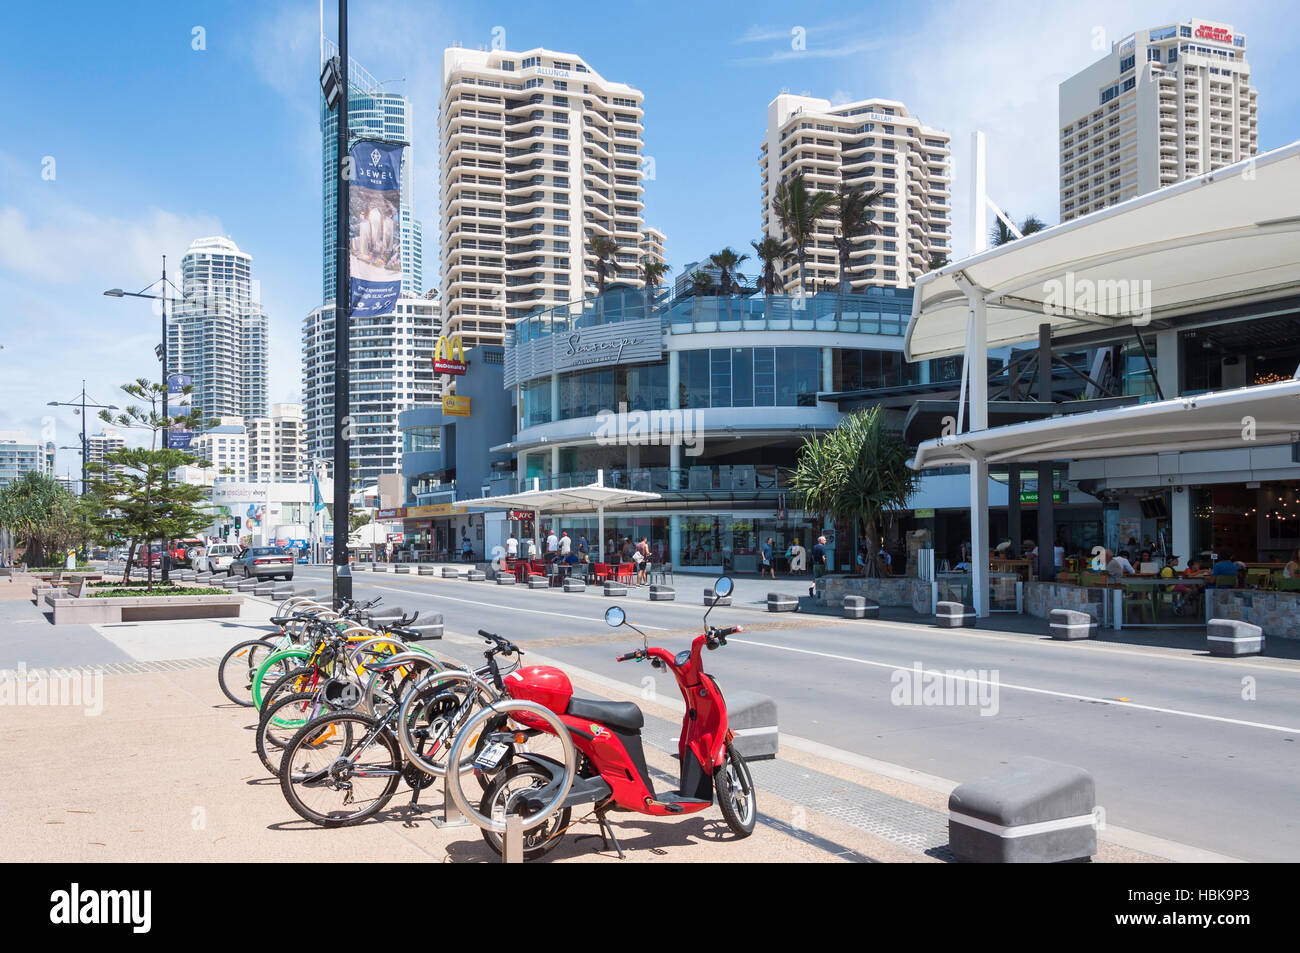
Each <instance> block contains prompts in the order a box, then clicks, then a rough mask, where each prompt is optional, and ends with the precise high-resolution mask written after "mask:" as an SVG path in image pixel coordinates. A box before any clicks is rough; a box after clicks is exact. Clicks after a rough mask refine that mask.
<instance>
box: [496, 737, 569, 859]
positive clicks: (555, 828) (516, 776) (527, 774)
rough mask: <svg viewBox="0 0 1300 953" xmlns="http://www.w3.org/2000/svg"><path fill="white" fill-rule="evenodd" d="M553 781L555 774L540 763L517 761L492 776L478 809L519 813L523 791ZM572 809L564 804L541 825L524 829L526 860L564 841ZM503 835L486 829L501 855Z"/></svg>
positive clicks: (501, 816) (499, 814)
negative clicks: (552, 775) (551, 773)
mask: <svg viewBox="0 0 1300 953" xmlns="http://www.w3.org/2000/svg"><path fill="white" fill-rule="evenodd" d="M530 781H531V782H532V783H529V782H530ZM550 781H551V776H550V775H549V774H547V773H546V772H545V771H543V770H542V769H541V768H539V767H537V766H536V765H534V764H529V763H528V762H526V761H521V762H516V763H515V764H512V765H511V766H510V767H508V768H506V769H505V770H504V771H502V772H501V773H500V774H498V775H497V776H496V777H495V778H493V779H492V782H491V783H490V784H489V785H488V786H487V790H486V791H484V792H483V800H482V801H480V802H479V806H478V809H479V811H480V812H482V813H483V814H484V815H486V816H488V817H491V818H493V819H494V820H496V819H504V818H505V817H506V816H507V815H509V814H518V813H520V807H521V805H520V803H519V801H520V798H521V797H522V795H523V794H524V793H525V792H527V791H530V790H532V789H534V788H543V787H545V786H546V785H547V784H549V783H550ZM512 782H521V783H512ZM571 813H572V809H571V808H567V807H566V808H563V809H562V810H560V811H557V812H556V813H555V814H552V815H551V816H550V817H549V818H547V819H546V822H545V823H544V824H542V826H541V827H535V828H533V829H532V830H530V831H525V832H524V860H525V861H529V860H536V859H537V858H538V857H541V856H542V855H543V854H546V853H547V852H549V851H550V850H551V849H552V848H553V847H555V845H556V844H558V843H559V842H560V840H561V838H563V837H564V829H565V828H567V827H568V826H569V816H570V814H571ZM502 836H503V835H501V834H498V833H497V832H496V831H489V830H485V831H483V840H485V841H487V845H488V846H489V847H491V848H492V851H493V853H495V854H496V855H497V856H498V857H499V856H501V847H502Z"/></svg>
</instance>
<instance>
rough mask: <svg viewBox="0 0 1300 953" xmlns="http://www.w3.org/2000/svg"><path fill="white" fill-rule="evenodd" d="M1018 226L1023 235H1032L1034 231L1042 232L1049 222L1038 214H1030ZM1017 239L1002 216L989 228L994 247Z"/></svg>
mask: <svg viewBox="0 0 1300 953" xmlns="http://www.w3.org/2000/svg"><path fill="white" fill-rule="evenodd" d="M1017 227H1018V228H1019V229H1020V234H1021V235H1032V234H1034V232H1041V231H1042V230H1043V229H1045V228H1046V227H1047V223H1046V222H1044V221H1043V220H1042V219H1041V218H1038V217H1037V216H1034V215H1030V216H1029V217H1028V218H1026V219H1025V220H1024V221H1023V222H1021V223H1020V225H1019V226H1017ZM1015 240H1016V236H1015V235H1014V234H1013V233H1012V231H1011V229H1009V228H1007V223H1006V222H1004V221H1002V219H1000V218H998V219H995V220H994V222H993V227H992V228H991V229H989V241H990V242H991V243H992V247H994V248H997V247H998V246H999V245H1005V244H1007V243H1008V242H1014V241H1015Z"/></svg>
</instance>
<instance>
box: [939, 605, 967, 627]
mask: <svg viewBox="0 0 1300 953" xmlns="http://www.w3.org/2000/svg"><path fill="white" fill-rule="evenodd" d="M975 618H976V617H975V610H974V609H973V608H972V607H970V606H967V605H962V604H961V603H960V602H941V603H939V605H938V606H937V607H936V609H935V613H934V621H935V624H937V625H938V626H939V628H941V629H960V628H968V629H971V628H974V627H975Z"/></svg>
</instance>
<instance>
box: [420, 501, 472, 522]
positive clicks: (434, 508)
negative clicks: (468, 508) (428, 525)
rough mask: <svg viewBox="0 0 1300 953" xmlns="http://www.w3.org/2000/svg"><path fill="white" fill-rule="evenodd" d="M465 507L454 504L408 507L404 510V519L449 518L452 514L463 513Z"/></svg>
mask: <svg viewBox="0 0 1300 953" xmlns="http://www.w3.org/2000/svg"><path fill="white" fill-rule="evenodd" d="M464 512H465V507H463V506H460V505H458V504H456V503H434V504H432V505H431V506H408V507H407V508H406V518H407V519H408V520H409V519H419V518H420V517H422V516H451V515H452V514H454V513H464Z"/></svg>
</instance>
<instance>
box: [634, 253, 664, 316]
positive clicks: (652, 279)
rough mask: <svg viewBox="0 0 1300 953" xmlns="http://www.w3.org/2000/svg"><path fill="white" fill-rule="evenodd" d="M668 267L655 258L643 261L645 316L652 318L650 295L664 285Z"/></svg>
mask: <svg viewBox="0 0 1300 953" xmlns="http://www.w3.org/2000/svg"><path fill="white" fill-rule="evenodd" d="M667 271H668V266H667V265H666V264H664V263H663V262H662V261H658V260H657V259H654V258H642V259H641V294H642V297H643V302H644V305H645V316H646V317H647V318H648V317H650V293H651V292H652V291H654V289H656V288H658V287H659V286H660V285H661V284H663V280H664V273H665V272H667Z"/></svg>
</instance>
